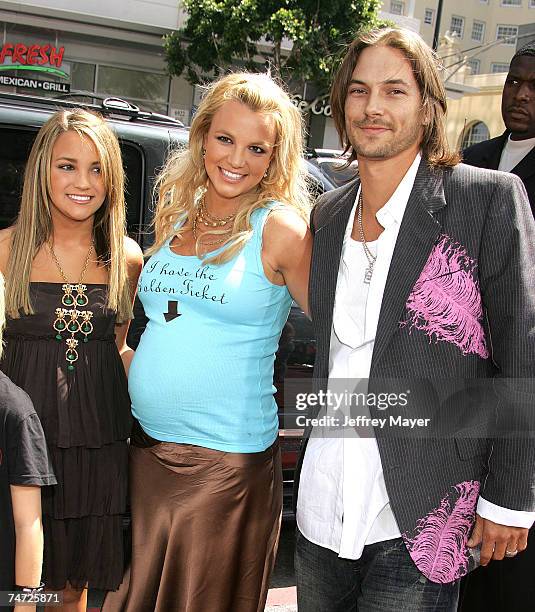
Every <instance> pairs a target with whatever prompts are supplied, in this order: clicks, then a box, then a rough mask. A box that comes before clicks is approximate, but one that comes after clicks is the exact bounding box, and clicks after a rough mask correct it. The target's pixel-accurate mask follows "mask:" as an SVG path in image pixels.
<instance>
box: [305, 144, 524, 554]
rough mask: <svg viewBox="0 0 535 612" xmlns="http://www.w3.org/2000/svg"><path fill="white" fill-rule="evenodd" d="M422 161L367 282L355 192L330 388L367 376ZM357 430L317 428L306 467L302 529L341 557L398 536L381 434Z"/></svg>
mask: <svg viewBox="0 0 535 612" xmlns="http://www.w3.org/2000/svg"><path fill="white" fill-rule="evenodd" d="M420 160H421V156H420V155H417V156H416V159H415V160H414V162H413V163H412V165H411V167H410V168H409V170H408V171H407V173H406V174H405V176H404V177H403V180H402V181H401V183H400V184H399V185H398V187H397V189H396V191H395V192H394V193H393V195H392V197H391V198H390V199H389V200H388V202H387V203H386V204H385V205H384V206H383V207H382V208H381V209H380V210H378V211H377V214H376V218H377V221H378V222H379V223H380V224H381V226H382V227H383V228H384V231H383V232H382V233H381V235H380V236H379V238H378V239H377V240H376V241H375V242H371V243H368V247H369V249H370V251H371V252H372V253H373V254H374V255H376V257H377V259H376V261H375V265H374V271H373V276H372V279H371V282H370V284H369V285H368V284H366V283H364V271H365V269H366V268H367V267H368V260H367V258H366V255H365V253H364V249H363V247H362V243H360V242H357V241H355V240H353V239H352V238H351V232H352V229H353V222H354V218H355V211H356V203H357V202H358V197H359V193H360V190H359V193H357V197H356V202H355V205H354V206H353V210H352V212H351V215H350V218H349V221H348V224H347V228H346V232H345V236H344V242H343V247H342V256H341V259H340V266H339V270H338V281H337V286H336V296H335V303H334V310H333V326H332V330H331V343H330V352H329V388H330V389H333V390H336V387H337V383H336V379H346V381H347V379H367V378H369V374H370V368H371V361H372V354H373V347H374V343H375V333H376V330H377V323H378V320H379V312H380V309H381V303H382V300H383V293H384V289H385V285H386V279H387V276H388V271H389V268H390V263H391V260H392V254H393V252H394V247H395V245H396V240H397V237H398V232H399V228H400V225H401V221H402V219H403V214H404V213H405V208H406V206H407V202H408V199H409V196H410V193H411V191H412V187H413V185H414V180H415V178H416V173H417V171H418V166H419V164H420ZM346 381H343V382H344V383H345V382H346ZM338 386H339V385H338ZM338 391H342V389H338ZM359 391H361V389H360V388H359ZM346 429H348V428H346ZM351 434H352V435H349V434H347V433H346V435H344V436H343V437H342V433H341V431H340V430H338V431H337V432H335V433H334V435H333V434H331V435H330V436H329V434H328V433H327V434H325V433H323V432H322V431H320V430H319V428H315V430H314V431H313V433H312V436H311V438H310V440H309V441H308V445H307V449H306V452H305V456H304V460H303V466H302V470H301V478H300V484H299V494H298V499H297V517H296V518H297V526H298V528H299V530H300V531H301V533H302V534H303V535H304V536H305V537H306V538H307V539H308V540H309V541H310V542H313V543H314V544H318V545H319V546H322V547H324V548H328V549H330V550H332V551H334V552H336V553H337V554H338V555H339V556H340V557H342V558H346V559H359V558H360V557H361V555H362V551H363V548H364V546H365V545H366V544H373V543H374V542H380V541H384V540H389V539H392V538H398V537H400V532H399V528H398V526H397V523H396V520H395V518H394V515H393V513H392V510H391V508H390V502H389V498H388V493H387V491H386V486H385V481H384V474H383V469H382V465H381V459H380V456H379V450H378V447H377V442H376V439H375V438H359V437H358V435H357V434H356V433H355V432H354V431H351ZM334 436H337V437H334ZM477 511H478V513H479V514H480V515H481V516H482V517H483V518H489V519H490V520H493V521H495V522H498V523H501V524H505V525H511V526H518V527H530V526H531V525H532V523H533V520H534V519H535V513H532V512H519V511H514V510H508V509H506V508H501V507H500V506H496V505H495V504H492V503H490V502H487V501H486V500H484V499H483V498H481V497H480V498H479V501H478V508H477Z"/></svg>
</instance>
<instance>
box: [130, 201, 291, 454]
mask: <svg viewBox="0 0 535 612" xmlns="http://www.w3.org/2000/svg"><path fill="white" fill-rule="evenodd" d="M273 206H274V205H273V204H272V205H271V206H269V207H268V208H261V209H258V210H256V211H254V212H253V214H252V215H251V223H252V226H253V235H252V237H251V239H250V240H249V241H248V242H247V244H246V245H245V247H244V248H243V249H242V251H241V252H240V253H238V255H236V256H235V257H234V258H233V259H231V260H230V261H228V262H226V263H224V264H221V265H205V264H203V262H202V260H200V259H199V258H198V257H196V256H194V255H193V256H187V255H177V254H176V253H173V251H171V249H170V247H169V242H167V243H166V244H165V245H164V246H163V247H162V248H161V249H160V250H159V251H158V252H157V253H155V254H154V255H153V256H152V257H151V258H150V259H149V260H148V262H147V263H146V264H145V267H144V269H143V271H142V273H141V276H140V280H139V287H138V290H139V293H138V295H139V297H140V299H141V302H142V303H143V306H144V308H145V314H146V315H147V317H148V324H147V327H146V329H145V331H144V332H143V335H142V336H141V341H140V343H139V346H138V348H137V350H136V354H135V357H134V359H133V361H132V364H131V367H130V372H129V390H130V396H131V399H132V412H133V414H134V416H135V417H136V418H137V419H138V420H139V422H140V424H141V426H142V428H143V429H144V430H145V431H146V432H147V433H148V434H149V435H150V436H152V437H153V438H156V439H157V440H162V441H165V442H178V443H180V442H182V443H188V444H196V445H198V446H203V447H207V448H213V449H217V450H223V451H228V452H238V453H246V452H260V451H263V450H265V449H266V448H267V447H269V446H270V445H271V444H272V443H273V442H274V440H275V438H276V436H277V430H278V417H277V406H276V403H275V399H274V397H273V392H274V391H275V388H274V387H273V362H274V355H275V352H276V351H277V346H278V341H279V336H280V333H281V330H282V327H283V326H284V323H285V322H286V319H287V317H288V313H289V310H290V305H291V297H290V294H289V293H288V290H287V288H286V286H278V285H274V284H273V283H271V282H270V281H269V280H268V279H267V278H266V276H265V274H264V269H263V266H262V260H261V252H262V231H263V228H264V224H265V221H266V218H267V216H268V214H269V212H270V209H271V208H273Z"/></svg>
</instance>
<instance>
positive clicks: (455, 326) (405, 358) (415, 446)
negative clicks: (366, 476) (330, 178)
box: [296, 160, 535, 582]
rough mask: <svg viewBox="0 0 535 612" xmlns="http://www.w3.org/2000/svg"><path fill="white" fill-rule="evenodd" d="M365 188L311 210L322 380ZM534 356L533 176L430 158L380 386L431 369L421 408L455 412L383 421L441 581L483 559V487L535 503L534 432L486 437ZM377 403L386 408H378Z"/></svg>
mask: <svg viewBox="0 0 535 612" xmlns="http://www.w3.org/2000/svg"><path fill="white" fill-rule="evenodd" d="M358 186H359V181H358V179H356V180H355V181H353V182H352V183H350V184H348V185H346V186H344V187H341V188H339V189H337V190H335V191H331V192H328V193H327V194H325V195H324V196H322V198H321V199H320V201H319V202H318V204H317V205H316V207H315V209H314V211H313V214H312V219H311V229H312V232H313V234H314V247H313V254H312V267H311V277H310V287H309V299H310V309H311V316H312V321H313V325H314V331H315V335H316V342H317V352H316V363H315V369H314V382H315V386H316V389H318V388H321V387H323V386H324V385H325V383H326V380H327V377H328V370H329V346H330V336H331V327H332V318H333V306H334V299H335V292H336V283H337V276H338V267H339V262H340V256H341V251H342V243H343V237H344V230H345V228H346V226H347V223H348V220H349V215H350V212H351V209H352V206H353V204H354V202H355V197H356V194H357V189H358ZM491 334H492V339H491ZM534 365H535V222H534V221H533V217H532V215H531V211H530V207H529V203H528V199H527V196H526V192H525V189H524V187H523V185H522V182H521V181H520V179H519V178H518V177H516V176H513V175H510V174H505V173H501V172H495V171H490V170H483V169H479V168H474V167H470V166H466V165H464V164H459V165H457V166H456V167H454V168H448V169H444V168H431V167H430V166H429V165H428V164H427V162H426V161H425V160H422V162H421V164H420V167H419V169H418V173H417V176H416V179H415V182H414V186H413V189H412V192H411V194H410V197H409V200H408V203H407V207H406V211H405V214H404V217H403V220H402V223H401V226H400V230H399V234H398V238H397V242H396V246H395V249H394V253H393V257H392V261H391V265H390V269H389V273H388V277H387V281H386V286H385V290H384V295H383V300H382V304H381V309H380V315H379V320H378V325H377V330H376V337H375V345H374V351H373V357H372V363H371V370H370V380H369V386H368V391H369V393H374V392H375V393H378V392H380V391H384V390H385V384H386V383H385V380H384V379H389V380H390V379H396V381H395V382H394V385H395V386H397V390H398V391H399V389H400V388H401V387H400V382H399V381H400V380H403V381H407V384H413V385H414V384H415V379H416V378H417V379H422V380H425V381H427V382H426V384H424V385H423V387H422V388H421V389H420V390H419V391H418V393H417V397H419V402H418V401H416V404H415V405H416V409H417V410H420V411H421V410H426V409H429V408H430V407H432V408H433V410H431V413H432V414H434V415H437V414H439V413H438V412H437V411H436V410H434V409H435V408H436V407H437V406H439V407H440V414H439V416H440V415H442V419H444V415H446V416H447V417H448V418H446V421H447V424H448V427H450V429H449V430H448V431H450V430H451V432H452V435H441V436H438V435H437V436H436V437H434V438H433V439H430V438H419V439H407V438H406V437H404V436H397V435H392V432H391V431H390V433H385V432H384V431H383V430H381V429H379V428H377V429H376V431H375V436H376V438H377V444H378V448H379V453H380V456H381V462H382V467H383V471H384V477H385V482H386V487H387V491H388V495H389V498H390V502H391V507H392V510H393V512H394V515H395V517H396V520H397V523H398V526H399V528H400V531H401V533H402V537H403V539H404V541H405V544H406V546H407V549H408V551H409V553H410V555H411V557H412V559H413V560H414V562H415V563H416V565H417V566H418V568H419V569H420V571H421V572H422V573H423V574H425V575H426V576H427V577H428V578H429V579H431V580H432V581H435V582H451V581H453V580H456V579H457V578H460V577H461V576H463V575H464V574H466V573H467V572H468V571H470V570H471V569H473V568H474V567H475V566H476V565H477V563H478V554H477V552H474V551H472V550H471V549H468V548H467V546H466V542H467V539H468V536H469V534H470V531H471V528H472V526H473V522H474V519H475V508H476V503H477V498H478V495H479V493H481V494H482V495H483V496H484V497H485V499H486V500H488V501H490V502H492V503H495V504H497V505H499V506H503V507H506V508H510V509H514V510H527V511H533V510H535V478H534V473H535V450H534V444H533V442H532V440H530V439H527V438H522V439H518V438H515V439H513V440H511V439H506V438H504V437H503V436H502V437H500V438H495V439H493V440H491V439H488V438H487V437H486V436H485V434H484V433H483V435H481V432H485V431H486V430H485V429H484V428H483V429H482V427H483V424H485V418H487V421H488V420H489V419H490V420H493V419H494V418H495V416H496V415H495V410H502V411H503V409H504V408H507V410H509V409H511V410H512V409H513V408H512V407H511V404H510V401H509V399H508V398H509V397H510V396H509V395H508V393H509V392H510V391H511V383H512V381H509V380H508V379H514V378H516V379H519V378H522V377H526V378H528V377H531V376H532V375H533V370H534ZM440 377H442V378H446V377H447V378H448V380H450V381H451V385H445V384H444V381H439V380H438V379H439V378H440ZM489 378H492V379H493V381H489ZM497 380H501V381H502V382H501V383H500V386H499V389H498V390H497V389H495V387H496V386H497V384H496V381H497ZM489 382H490V384H488V383H489ZM481 383H486V384H481ZM446 387H447V388H446ZM478 387H481V389H479V388H478ZM475 388H478V390H477V391H474V389H475ZM391 390H393V388H392V389H391ZM472 391H474V392H472ZM522 397H527V396H522ZM474 398H476V399H474ZM496 398H498V399H496ZM489 402H492V404H490V405H491V407H492V410H489V409H488V408H489ZM505 402H507V404H506V403H505ZM431 405H432V406H431ZM497 406H498V408H497ZM534 410H535V408H534ZM370 413H371V416H372V417H384V416H385V415H384V413H379V411H378V410H377V409H376V408H375V407H373V406H371V407H370ZM522 414H524V413H522ZM489 415H490V416H489ZM419 416H422V415H419ZM438 420H439V421H440V418H439V419H438ZM486 424H487V425H488V422H487V423H486ZM443 425H444V423H443V422H442V423H441V425H440V426H439V427H442V426H443ZM523 427H524V428H525V427H526V424H525V423H524V424H523ZM436 431H437V430H435V432H436ZM309 433H310V431H307V432H305V443H304V447H303V452H302V453H301V457H300V461H299V463H298V470H297V474H296V483H297V486H298V482H299V472H300V466H301V463H302V458H303V453H304V452H305V448H306V438H307V436H308V434H309ZM355 486H358V483H355Z"/></svg>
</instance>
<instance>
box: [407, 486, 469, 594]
mask: <svg viewBox="0 0 535 612" xmlns="http://www.w3.org/2000/svg"><path fill="white" fill-rule="evenodd" d="M479 486H480V483H479V481H477V480H467V481H465V482H461V483H460V484H458V485H455V486H454V487H453V491H452V492H451V493H450V494H448V495H446V496H445V497H444V498H443V499H442V500H441V502H440V505H439V507H438V508H435V509H434V510H432V511H431V512H430V513H429V514H428V515H427V516H425V517H424V518H422V519H420V520H419V521H418V523H417V525H416V529H415V535H414V536H413V537H409V536H408V535H407V534H403V539H404V540H405V544H406V546H407V550H408V551H409V554H410V556H411V558H412V560H413V561H414V563H415V564H416V566H417V567H418V569H419V570H420V571H421V572H422V573H423V574H425V576H427V577H428V578H429V579H430V580H432V581H433V582H442V583H446V582H453V581H454V580H457V579H458V578H460V577H461V576H464V575H465V574H466V573H467V572H468V563H469V552H468V548H467V546H466V542H467V541H468V536H469V535H470V531H471V529H472V525H473V523H474V517H475V507H476V502H477V496H478V495H479Z"/></svg>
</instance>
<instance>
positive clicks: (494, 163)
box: [484, 132, 509, 170]
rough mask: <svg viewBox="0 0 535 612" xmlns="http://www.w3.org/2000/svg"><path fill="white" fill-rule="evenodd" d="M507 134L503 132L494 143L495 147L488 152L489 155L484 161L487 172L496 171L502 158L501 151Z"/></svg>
mask: <svg viewBox="0 0 535 612" xmlns="http://www.w3.org/2000/svg"><path fill="white" fill-rule="evenodd" d="M508 135H509V134H508V132H504V133H503V134H502V135H501V137H500V139H499V140H498V141H496V146H495V147H494V148H493V149H492V151H489V155H488V157H487V159H486V160H485V166H484V167H485V168H488V169H489V170H498V166H499V165H500V159H501V157H502V151H503V148H504V146H505V143H506V141H507V137H508Z"/></svg>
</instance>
